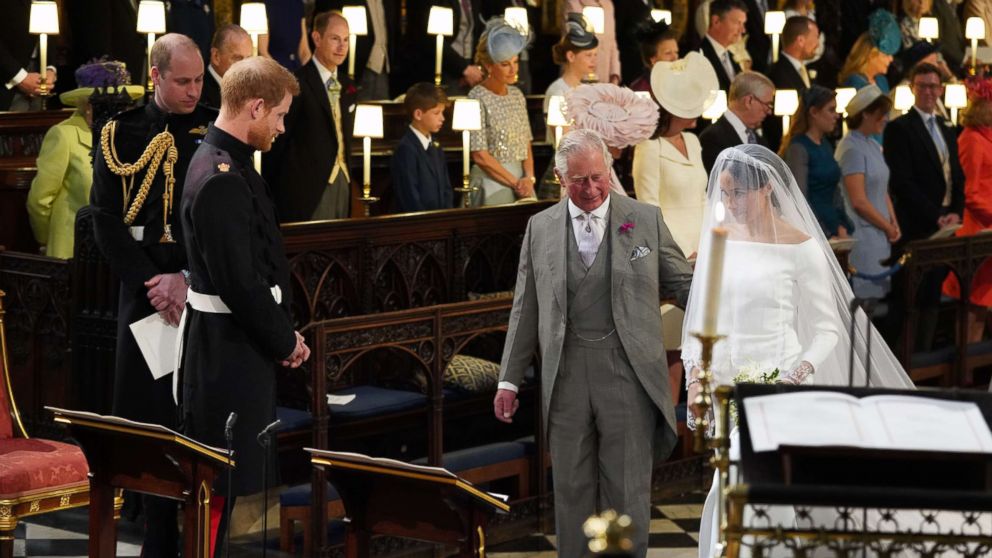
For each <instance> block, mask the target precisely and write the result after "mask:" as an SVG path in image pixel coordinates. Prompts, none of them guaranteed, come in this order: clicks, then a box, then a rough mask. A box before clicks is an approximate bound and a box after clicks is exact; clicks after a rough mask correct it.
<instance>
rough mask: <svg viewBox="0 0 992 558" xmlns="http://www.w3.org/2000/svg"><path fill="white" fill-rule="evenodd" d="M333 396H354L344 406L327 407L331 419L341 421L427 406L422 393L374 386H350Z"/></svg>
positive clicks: (425, 398)
mask: <svg viewBox="0 0 992 558" xmlns="http://www.w3.org/2000/svg"><path fill="white" fill-rule="evenodd" d="M334 395H354V396H355V399H353V400H352V401H351V402H350V403H348V404H346V405H328V406H327V409H328V412H329V413H330V415H331V417H337V418H343V419H358V418H367V417H374V416H379V415H387V414H389V413H397V412H400V411H406V410H409V409H415V408H417V407H422V406H424V405H426V404H427V397H426V396H424V394H422V393H416V392H413V391H403V390H398V389H386V388H381V387H376V386H352V387H349V388H345V389H342V390H339V391H336V392H334Z"/></svg>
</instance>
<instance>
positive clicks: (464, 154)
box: [462, 130, 469, 176]
mask: <svg viewBox="0 0 992 558" xmlns="http://www.w3.org/2000/svg"><path fill="white" fill-rule="evenodd" d="M468 146H469V131H468V130H462V176H468V163H469V156H468V153H469V151H468Z"/></svg>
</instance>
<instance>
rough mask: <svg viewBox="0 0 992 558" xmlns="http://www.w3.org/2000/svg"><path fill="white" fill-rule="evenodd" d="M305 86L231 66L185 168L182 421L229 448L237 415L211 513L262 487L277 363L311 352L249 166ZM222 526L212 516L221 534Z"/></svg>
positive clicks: (263, 187)
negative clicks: (229, 461) (232, 419)
mask: <svg viewBox="0 0 992 558" xmlns="http://www.w3.org/2000/svg"><path fill="white" fill-rule="evenodd" d="M299 92H300V86H299V84H298V83H297V81H296V78H295V77H293V75H292V74H290V73H289V72H288V71H287V70H286V69H284V68H283V67H282V66H280V65H279V64H278V63H277V62H275V61H273V60H270V59H267V58H262V57H257V56H256V57H253V58H248V59H246V60H243V61H241V62H237V63H235V64H234V65H233V66H231V69H230V70H228V71H227V73H226V74H225V75H224V79H223V81H222V83H221V109H220V116H218V117H217V121H216V122H214V124H213V125H211V126H210V130H209V131H208V132H207V137H206V139H205V140H204V142H203V144H202V145H200V147H199V149H197V151H196V154H195V155H194V156H193V160H192V162H190V166H189V172H188V174H187V175H186V190H185V192H184V193H183V199H182V210H181V215H182V224H183V230H184V231H185V234H186V253H187V255H188V258H189V270H190V287H189V292H188V295H187V304H186V313H187V315H186V316H185V318H184V320H185V324H186V331H185V332H184V333H183V335H184V343H183V352H184V354H183V360H182V362H183V366H182V370H181V378H182V387H181V389H182V398H181V406H182V412H183V427H184V430H185V432H186V434H188V435H189V436H191V437H193V438H195V439H197V440H199V441H201V442H203V443H206V444H209V445H212V446H223V445H224V427H225V423H226V421H227V418H228V416H229V415H230V414H231V413H232V412H235V413H237V415H238V420H237V422H236V423H235V425H234V428H233V448H234V452H235V456H236V457H235V459H236V460H237V463H238V466H237V468H235V469H234V473H233V479H232V486H226V483H225V482H221V483H218V484H219V486H218V493H219V495H220V498H217V499H219V500H220V502H221V503H218V504H217V505H213V504H214V502H211V504H212V505H211V507H210V510H211V515H213V514H214V513H215V510H217V512H218V513H219V512H220V510H222V509H223V508H224V504H223V500H222V498H224V497H228V498H232V497H237V496H240V495H244V494H251V493H254V492H258V491H260V490H261V488H262V487H261V469H262V464H263V461H264V460H265V459H266V455H265V452H264V451H263V449H262V448H261V447H260V446H259V444H258V443H257V442H256V436H257V435H258V433H259V432H260V431H262V430H263V429H264V428H265V427H266V425H268V424H269V423H271V422H273V421H274V420H275V412H276V401H275V394H276V367H277V366H280V365H281V366H288V367H292V368H296V367H298V366H300V365H301V364H302V363H303V362H304V361H305V360H306V359H307V358H308V357H309V356H310V349H309V348H307V346H306V344H305V343H304V342H303V337H302V336H301V335H300V334H299V333H298V332H296V331H295V330H294V329H293V322H292V319H291V316H290V310H289V308H290V306H289V300H288V299H289V294H290V284H289V262H288V261H287V260H286V254H285V252H284V251H283V242H282V235H281V234H280V232H279V223H278V221H277V220H276V213H275V204H274V203H273V201H272V197H271V195H270V192H269V187H268V185H267V184H266V183H265V181H264V180H263V179H262V177H261V176H259V174H258V173H257V172H256V171H255V169H254V167H253V166H252V155H253V153H254V152H255V150H260V151H268V150H269V149H270V148H271V147H272V142H273V141H274V140H275V138H276V136H278V135H279V134H281V133H283V132H284V131H285V128H284V125H283V119H284V118H285V116H286V114H287V113H288V112H289V107H290V104H292V102H293V96H294V95H297V94H299ZM273 469H274V468H269V470H270V471H272V470H273ZM222 480H223V479H222ZM212 519H213V518H212ZM225 524H226V519H225V520H223V521H219V522H218V521H211V525H220V526H221V528H220V529H219V531H220V532H223V530H224V528H225ZM212 535H213V536H212V539H211V540H212V545H213V542H214V541H215V540H216V537H215V533H212ZM212 545H211V546H212Z"/></svg>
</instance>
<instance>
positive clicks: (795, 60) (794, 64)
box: [782, 51, 806, 74]
mask: <svg viewBox="0 0 992 558" xmlns="http://www.w3.org/2000/svg"><path fill="white" fill-rule="evenodd" d="M782 56H784V57H785V59H786V60H788V61H789V63H791V64H792V67H793V68H795V69H796V71H797V72H799V73H800V74H801V73H802V72H801V71H800V68H803V67H805V66H806V64H803V63H802V62H800V61H799V59H798V58H793V57H792V56H789V54H788V53H786V52H784V51H783V52H782Z"/></svg>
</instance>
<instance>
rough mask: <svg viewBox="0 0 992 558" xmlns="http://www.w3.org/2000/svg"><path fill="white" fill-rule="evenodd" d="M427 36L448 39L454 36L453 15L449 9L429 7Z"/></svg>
mask: <svg viewBox="0 0 992 558" xmlns="http://www.w3.org/2000/svg"><path fill="white" fill-rule="evenodd" d="M427 34H428V35H446V36H449V37H450V36H451V35H454V34H455V13H454V12H453V11H452V10H451V8H444V7H442V6H431V11H430V14H429V15H428V16H427Z"/></svg>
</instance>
